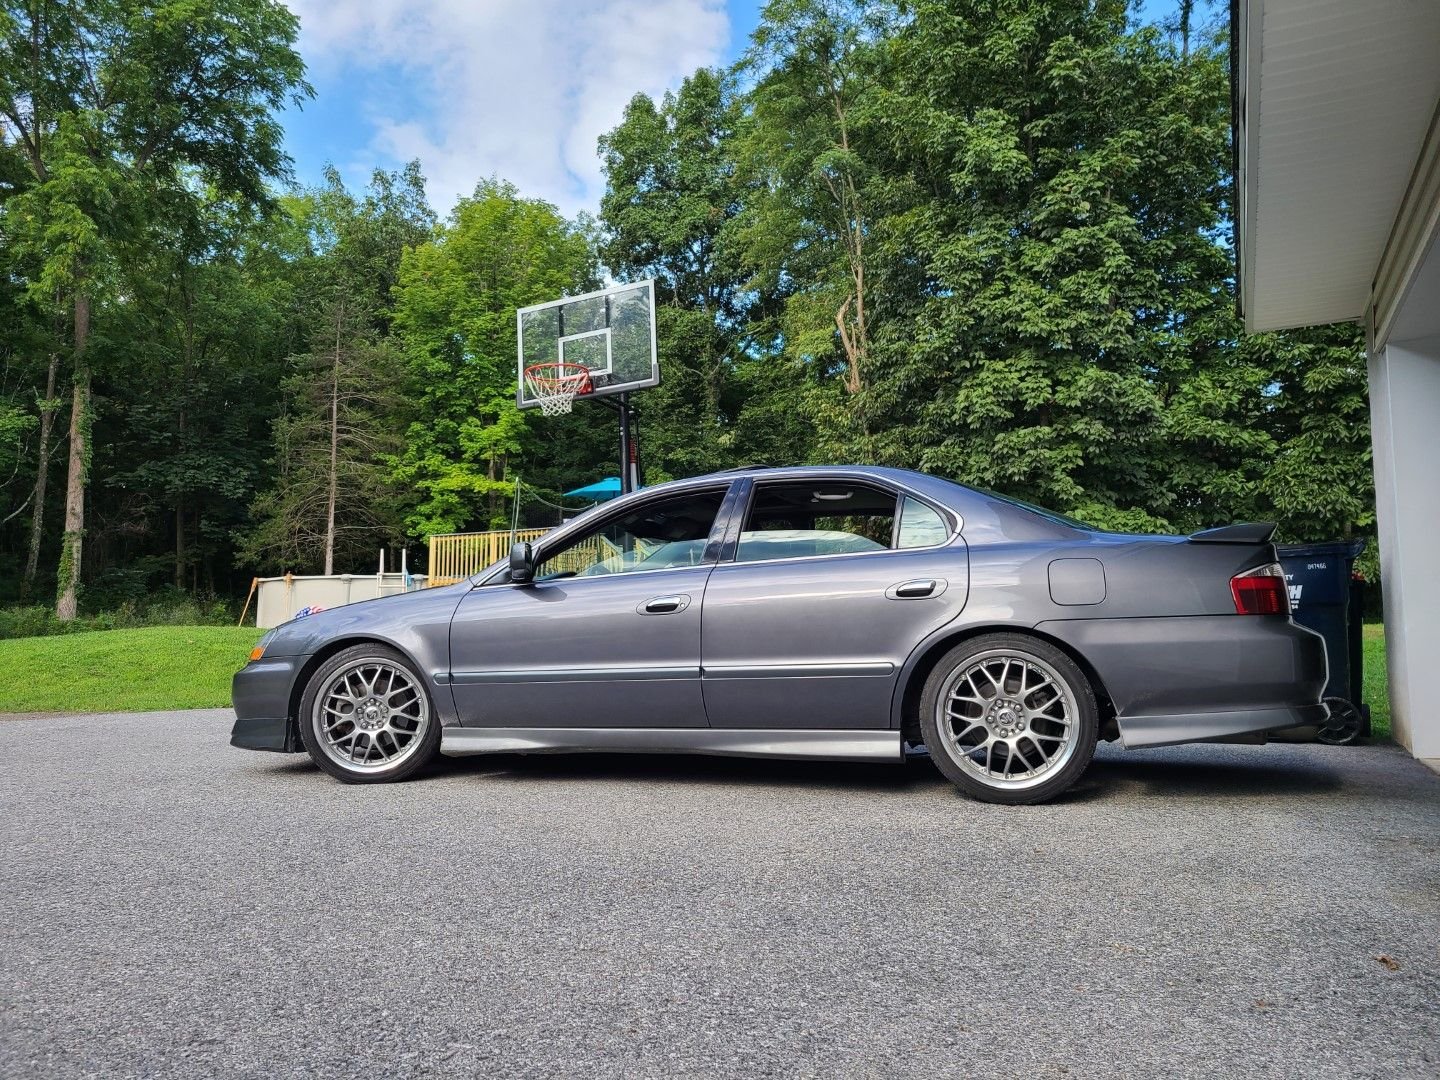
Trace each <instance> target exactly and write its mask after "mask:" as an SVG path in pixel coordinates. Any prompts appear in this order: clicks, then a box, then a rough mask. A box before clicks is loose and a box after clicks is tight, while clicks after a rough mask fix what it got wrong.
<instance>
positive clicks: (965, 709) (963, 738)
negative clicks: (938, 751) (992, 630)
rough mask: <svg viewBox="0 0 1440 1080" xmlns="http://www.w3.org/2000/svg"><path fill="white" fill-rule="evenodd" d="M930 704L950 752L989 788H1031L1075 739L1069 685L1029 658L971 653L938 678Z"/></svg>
mask: <svg viewBox="0 0 1440 1080" xmlns="http://www.w3.org/2000/svg"><path fill="white" fill-rule="evenodd" d="M935 708H936V712H937V714H938V715H936V717H935V726H936V728H937V729H938V730H939V732H940V736H941V738H942V739H943V740H944V741H945V743H946V746H945V749H946V750H947V751H948V752H949V755H950V757H951V758H952V759H953V760H954V761H955V762H956V763H957V764H958V765H960V766H961V767H962V768H963V769H965V771H966V772H967V773H969V774H971V775H973V776H974V777H975V779H977V780H979V781H980V782H981V783H983V784H985V785H987V786H989V787H996V788H1008V789H1012V790H1020V789H1024V788H1029V787H1034V786H1035V785H1037V784H1040V783H1042V782H1044V781H1045V780H1046V779H1047V778H1049V777H1050V776H1052V775H1054V774H1055V773H1056V772H1058V771H1059V770H1060V769H1061V768H1063V767H1064V765H1065V763H1066V762H1067V761H1069V760H1070V758H1071V757H1072V756H1074V753H1075V748H1076V746H1077V745H1078V743H1079V740H1078V739H1077V737H1076V720H1077V717H1076V711H1075V701H1074V696H1073V691H1072V689H1071V688H1070V686H1069V685H1068V684H1067V683H1066V681H1065V680H1064V679H1063V678H1062V677H1061V676H1060V674H1059V673H1058V672H1056V671H1055V669H1054V668H1052V667H1051V666H1050V665H1049V664H1047V663H1045V662H1044V661H1042V660H1040V659H1038V658H1037V657H1034V656H1025V655H1019V654H1017V653H1015V652H1011V651H1005V650H999V649H997V650H993V651H991V652H986V653H981V654H980V655H979V656H977V657H972V658H971V659H970V661H969V662H968V663H966V664H965V665H964V666H963V667H957V668H956V669H955V671H954V672H952V673H951V675H950V677H949V678H948V679H946V680H945V684H944V686H943V687H942V688H941V692H940V697H939V700H938V701H937V703H936V706H935Z"/></svg>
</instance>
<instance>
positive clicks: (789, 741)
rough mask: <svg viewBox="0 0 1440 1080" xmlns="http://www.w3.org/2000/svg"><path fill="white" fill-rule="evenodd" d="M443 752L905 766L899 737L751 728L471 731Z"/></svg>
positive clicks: (448, 742) (449, 741) (447, 734)
mask: <svg viewBox="0 0 1440 1080" xmlns="http://www.w3.org/2000/svg"><path fill="white" fill-rule="evenodd" d="M440 752H441V753H442V754H447V755H449V756H450V757H464V756H466V755H469V754H573V753H612V754H712V755H718V756H721V757H766V758H811V759H816V760H822V761H888V762H893V763H895V764H899V763H900V762H902V761H904V760H905V756H904V754H903V753H902V748H901V744H900V732H898V731H818V730H809V729H800V730H795V731H777V730H762V729H748V728H727V729H723V730H719V729H715V728H465V727H447V728H445V729H444V730H443V731H442V732H441V733H440Z"/></svg>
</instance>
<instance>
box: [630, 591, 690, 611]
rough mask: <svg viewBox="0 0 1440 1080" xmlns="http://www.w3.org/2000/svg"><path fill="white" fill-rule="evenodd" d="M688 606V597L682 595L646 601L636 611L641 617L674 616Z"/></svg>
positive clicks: (658, 597) (659, 597)
mask: <svg viewBox="0 0 1440 1080" xmlns="http://www.w3.org/2000/svg"><path fill="white" fill-rule="evenodd" d="M689 606H690V597H688V596H684V595H676V596H657V597H654V598H653V599H650V600H646V601H645V602H644V603H643V604H641V605H640V607H639V608H637V609H636V610H638V611H639V612H640V614H641V615H674V614H675V613H676V612H678V611H684V610H685V609H686V608H687V607H689Z"/></svg>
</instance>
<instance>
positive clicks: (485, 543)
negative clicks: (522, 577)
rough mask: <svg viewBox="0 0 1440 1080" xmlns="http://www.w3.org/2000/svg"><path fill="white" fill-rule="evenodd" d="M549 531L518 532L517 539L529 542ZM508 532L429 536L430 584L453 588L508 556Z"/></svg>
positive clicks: (529, 530)
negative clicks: (459, 582) (454, 585)
mask: <svg viewBox="0 0 1440 1080" xmlns="http://www.w3.org/2000/svg"><path fill="white" fill-rule="evenodd" d="M549 531H550V530H549V529H521V530H520V531H518V532H517V533H515V539H516V540H528V541H531V542H532V543H533V542H534V541H536V540H538V539H540V537H542V536H544V535H545V534H546V533H547V532H549ZM510 542H511V541H510V530H509V529H501V530H499V531H496V532H473V533H442V534H440V535H439V536H432V537H430V581H429V584H430V585H453V584H454V583H455V582H457V581H459V580H461V579H462V578H467V577H470V576H471V575H473V574H478V573H479V572H480V571H481V570H484V569H485V567H487V566H489V565H490V564H491V563H493V562H498V561H499V560H500V559H503V558H505V557H506V556H507V555H509V554H510Z"/></svg>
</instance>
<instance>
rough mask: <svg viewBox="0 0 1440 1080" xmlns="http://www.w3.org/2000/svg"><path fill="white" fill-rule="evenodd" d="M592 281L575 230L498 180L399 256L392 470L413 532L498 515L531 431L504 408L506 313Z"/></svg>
mask: <svg viewBox="0 0 1440 1080" xmlns="http://www.w3.org/2000/svg"><path fill="white" fill-rule="evenodd" d="M595 282H596V270H595V259H594V255H593V253H592V251H591V248H590V244H589V243H588V240H587V237H586V236H585V234H584V232H583V231H581V230H580V229H578V228H576V227H574V226H572V225H570V224H569V223H567V222H566V221H565V219H564V218H562V217H561V216H560V214H559V213H558V212H557V211H556V210H555V208H554V207H553V206H550V205H549V204H548V203H544V202H541V201H539V200H535V199H525V198H522V197H521V196H520V194H519V193H518V192H517V191H516V190H515V188H514V187H513V186H512V185H510V184H507V183H503V182H501V181H498V180H485V181H482V182H481V183H480V184H479V185H478V186H477V187H476V189H475V193H474V194H473V195H472V196H470V197H469V198H466V199H462V200H461V201H460V203H459V204H458V205H457V206H456V207H455V209H454V211H453V212H452V213H451V215H450V219H449V221H448V222H447V223H446V224H445V225H444V226H443V227H442V228H441V229H440V230H439V231H438V233H437V235H436V237H435V239H434V240H433V241H432V242H430V243H427V244H424V245H421V246H420V247H418V248H416V249H414V250H413V251H409V252H407V253H406V254H405V257H404V259H403V260H402V262H401V266H400V282H399V285H398V287H397V290H396V296H397V303H396V309H395V325H396V328H397V330H398V331H399V334H400V340H401V342H402V343H403V347H404V354H405V362H406V366H407V369H408V384H409V393H408V396H409V399H410V404H411V409H412V412H411V415H412V421H411V423H410V425H409V428H408V430H407V432H406V436H405V448H404V451H403V452H402V453H401V454H400V455H399V457H398V459H397V461H396V465H395V477H396V480H397V481H399V482H400V483H401V484H403V485H405V486H407V487H409V488H411V489H413V490H414V491H415V493H416V495H417V498H418V503H417V505H416V506H415V508H414V509H413V510H412V511H411V513H410V514H409V515H408V517H407V519H406V524H407V527H408V529H409V531H410V533H411V534H412V535H415V536H428V535H431V534H433V533H443V532H453V531H455V530H457V529H461V528H465V527H467V526H469V525H472V524H476V523H478V524H480V525H482V526H483V527H489V526H492V525H493V526H499V525H503V524H506V523H508V520H509V516H508V508H507V507H506V506H505V505H504V500H505V499H507V498H508V497H509V496H511V495H512V494H513V492H514V487H513V483H512V482H511V481H509V480H508V479H507V478H506V471H507V466H508V464H509V463H510V461H511V460H512V459H513V458H515V457H516V456H517V455H519V454H521V453H522V452H523V450H524V449H525V447H526V445H527V443H528V437H529V434H530V429H529V426H528V423H527V421H526V419H525V417H524V416H523V415H522V414H521V413H520V410H519V409H518V408H517V407H516V405H515V310H516V308H520V307H524V306H526V305H527V304H535V303H539V302H541V301H544V300H550V299H554V298H555V297H558V296H563V295H565V294H566V293H576V292H584V291H585V290H586V289H587V288H593V287H594V285H595Z"/></svg>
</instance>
